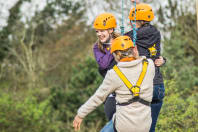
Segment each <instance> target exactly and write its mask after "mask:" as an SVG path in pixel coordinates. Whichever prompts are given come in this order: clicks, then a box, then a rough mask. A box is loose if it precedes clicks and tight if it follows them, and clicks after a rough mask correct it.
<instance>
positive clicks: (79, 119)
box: [73, 115, 83, 131]
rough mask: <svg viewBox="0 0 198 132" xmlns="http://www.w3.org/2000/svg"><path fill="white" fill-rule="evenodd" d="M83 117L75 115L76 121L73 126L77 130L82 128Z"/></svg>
mask: <svg viewBox="0 0 198 132" xmlns="http://www.w3.org/2000/svg"><path fill="white" fill-rule="evenodd" d="M82 121H83V119H82V118H80V117H79V116H78V115H76V116H75V118H74V121H73V127H74V129H75V131H78V130H80V125H81V123H82Z"/></svg>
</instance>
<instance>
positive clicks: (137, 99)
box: [113, 59, 150, 106]
mask: <svg viewBox="0 0 198 132" xmlns="http://www.w3.org/2000/svg"><path fill="white" fill-rule="evenodd" d="M142 62H143V66H142V72H141V74H140V76H139V79H138V81H137V83H136V85H135V86H133V85H132V84H131V82H130V81H129V80H128V79H127V78H126V76H125V75H124V74H123V73H122V72H121V71H120V69H119V68H118V67H117V66H116V65H115V66H114V67H113V69H114V71H115V72H116V73H117V75H118V76H119V77H120V79H121V80H122V81H123V82H124V84H125V85H126V87H127V88H128V89H129V90H130V92H131V93H132V95H133V96H134V97H133V98H132V99H130V100H129V101H128V102H125V103H117V104H118V105H129V104H131V103H133V102H140V103H142V104H144V105H148V106H150V102H148V101H146V100H144V99H141V98H140V97H139V95H140V86H141V84H142V82H143V80H144V77H145V74H146V72H147V68H148V60H147V59H143V61H142Z"/></svg>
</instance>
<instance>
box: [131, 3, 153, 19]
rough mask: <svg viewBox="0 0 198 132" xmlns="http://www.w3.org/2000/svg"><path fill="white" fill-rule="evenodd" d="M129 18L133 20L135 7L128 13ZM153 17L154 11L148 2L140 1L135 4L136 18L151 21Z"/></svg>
mask: <svg viewBox="0 0 198 132" xmlns="http://www.w3.org/2000/svg"><path fill="white" fill-rule="evenodd" d="M129 19H130V20H133V21H134V20H135V8H132V9H131V10H130V13H129ZM153 19H154V12H153V10H152V7H151V6H150V5H148V4H144V3H140V4H137V6H136V20H144V21H149V22H150V21H152V20H153Z"/></svg>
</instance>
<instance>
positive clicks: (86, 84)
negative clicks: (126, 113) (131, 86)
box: [51, 57, 105, 131]
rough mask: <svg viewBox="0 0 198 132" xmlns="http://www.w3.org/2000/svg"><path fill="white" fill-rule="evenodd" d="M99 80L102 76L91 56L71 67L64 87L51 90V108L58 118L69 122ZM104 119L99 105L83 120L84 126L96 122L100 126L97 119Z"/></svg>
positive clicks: (92, 124)
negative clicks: (70, 73)
mask: <svg viewBox="0 0 198 132" xmlns="http://www.w3.org/2000/svg"><path fill="white" fill-rule="evenodd" d="M101 81H102V77H101V76H100V75H99V73H98V69H97V64H96V62H95V59H94V58H92V57H87V58H86V59H85V61H84V62H82V63H81V64H79V65H78V66H77V67H76V68H73V72H72V76H71V78H70V80H69V81H68V86H67V87H66V89H63V88H52V90H51V92H52V95H53V96H52V99H51V103H52V106H53V108H54V109H56V111H57V112H58V113H59V115H58V117H60V118H59V120H61V121H64V122H71V121H72V120H73V119H74V116H75V115H76V114H77V112H76V111H77V109H78V108H79V107H80V106H81V105H82V104H83V103H85V101H86V100H87V99H88V98H89V97H90V96H91V95H92V94H94V91H95V90H96V89H97V88H98V87H99V84H100V83H101ZM104 120H105V116H104V110H103V107H99V108H97V109H96V111H94V112H93V113H92V114H90V115H89V116H88V117H86V118H85V121H84V122H85V124H86V128H89V127H90V126H94V124H98V123H99V124H98V127H99V128H101V124H100V122H98V121H104ZM103 123H105V122H103ZM70 129H71V128H70ZM85 131H86V130H85Z"/></svg>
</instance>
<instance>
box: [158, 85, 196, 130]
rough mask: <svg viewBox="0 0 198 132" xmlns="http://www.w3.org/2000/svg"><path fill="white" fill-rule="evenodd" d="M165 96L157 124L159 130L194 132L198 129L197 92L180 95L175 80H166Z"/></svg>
mask: <svg viewBox="0 0 198 132" xmlns="http://www.w3.org/2000/svg"><path fill="white" fill-rule="evenodd" d="M165 84H166V96H165V99H164V104H163V107H162V110H161V113H160V117H159V120H158V124H157V130H156V131H159V132H164V131H170V132H196V131H198V127H197V125H196V124H197V123H198V111H197V109H198V103H197V101H198V94H196V93H195V94H194V95H192V96H189V97H187V99H185V98H183V97H182V96H180V91H179V90H178V91H175V89H178V87H177V84H176V83H175V81H166V83H165Z"/></svg>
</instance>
